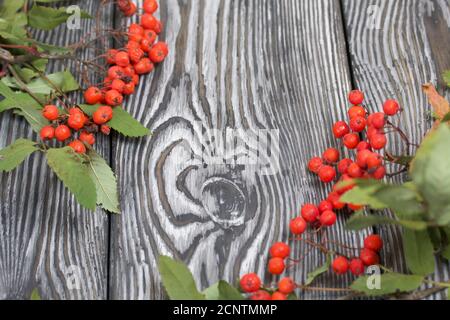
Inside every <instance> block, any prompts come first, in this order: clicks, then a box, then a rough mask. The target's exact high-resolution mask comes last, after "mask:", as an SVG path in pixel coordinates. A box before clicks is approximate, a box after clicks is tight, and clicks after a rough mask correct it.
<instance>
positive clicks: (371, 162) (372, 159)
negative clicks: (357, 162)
mask: <svg viewBox="0 0 450 320" xmlns="http://www.w3.org/2000/svg"><path fill="white" fill-rule="evenodd" d="M382 164H383V160H382V159H381V157H380V155H378V154H376V153H372V154H371V155H370V156H368V157H367V167H368V168H369V169H375V168H378V167H379V166H381V165H382Z"/></svg>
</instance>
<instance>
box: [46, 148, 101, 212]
mask: <svg viewBox="0 0 450 320" xmlns="http://www.w3.org/2000/svg"><path fill="white" fill-rule="evenodd" d="M47 162H48V165H49V166H50V168H52V169H53V171H54V172H55V173H56V175H57V176H58V178H59V179H61V180H62V181H63V182H64V185H65V186H66V187H67V188H68V189H69V190H70V192H72V193H73V194H74V195H75V198H76V199H77V201H78V202H79V203H80V204H81V205H82V206H84V207H85V208H88V209H90V210H95V207H96V206H95V205H96V190H95V184H94V182H93V181H92V179H91V177H90V175H89V169H88V167H87V165H86V164H85V163H84V162H83V159H82V157H81V156H80V155H78V154H76V153H75V151H73V150H72V148H70V147H65V148H60V149H49V150H48V151H47Z"/></svg>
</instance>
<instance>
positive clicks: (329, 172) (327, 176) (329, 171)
mask: <svg viewBox="0 0 450 320" xmlns="http://www.w3.org/2000/svg"><path fill="white" fill-rule="evenodd" d="M319 178H320V180H321V181H322V182H324V183H330V182H331V181H333V180H334V178H336V170H335V169H334V168H333V167H330V166H323V167H322V168H320V170H319Z"/></svg>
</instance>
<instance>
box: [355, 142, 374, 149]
mask: <svg viewBox="0 0 450 320" xmlns="http://www.w3.org/2000/svg"><path fill="white" fill-rule="evenodd" d="M362 150H372V147H371V146H370V143H368V142H367V141H361V142H360V143H358V146H357V147H356V151H362Z"/></svg>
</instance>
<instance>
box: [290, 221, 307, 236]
mask: <svg viewBox="0 0 450 320" xmlns="http://www.w3.org/2000/svg"><path fill="white" fill-rule="evenodd" d="M307 227H308V224H307V222H306V221H305V219H303V218H302V217H297V218H295V219H292V220H291V222H290V224H289V228H290V230H291V232H292V234H294V235H297V236H299V235H302V234H303V233H304V232H305V230H306V228H307Z"/></svg>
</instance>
